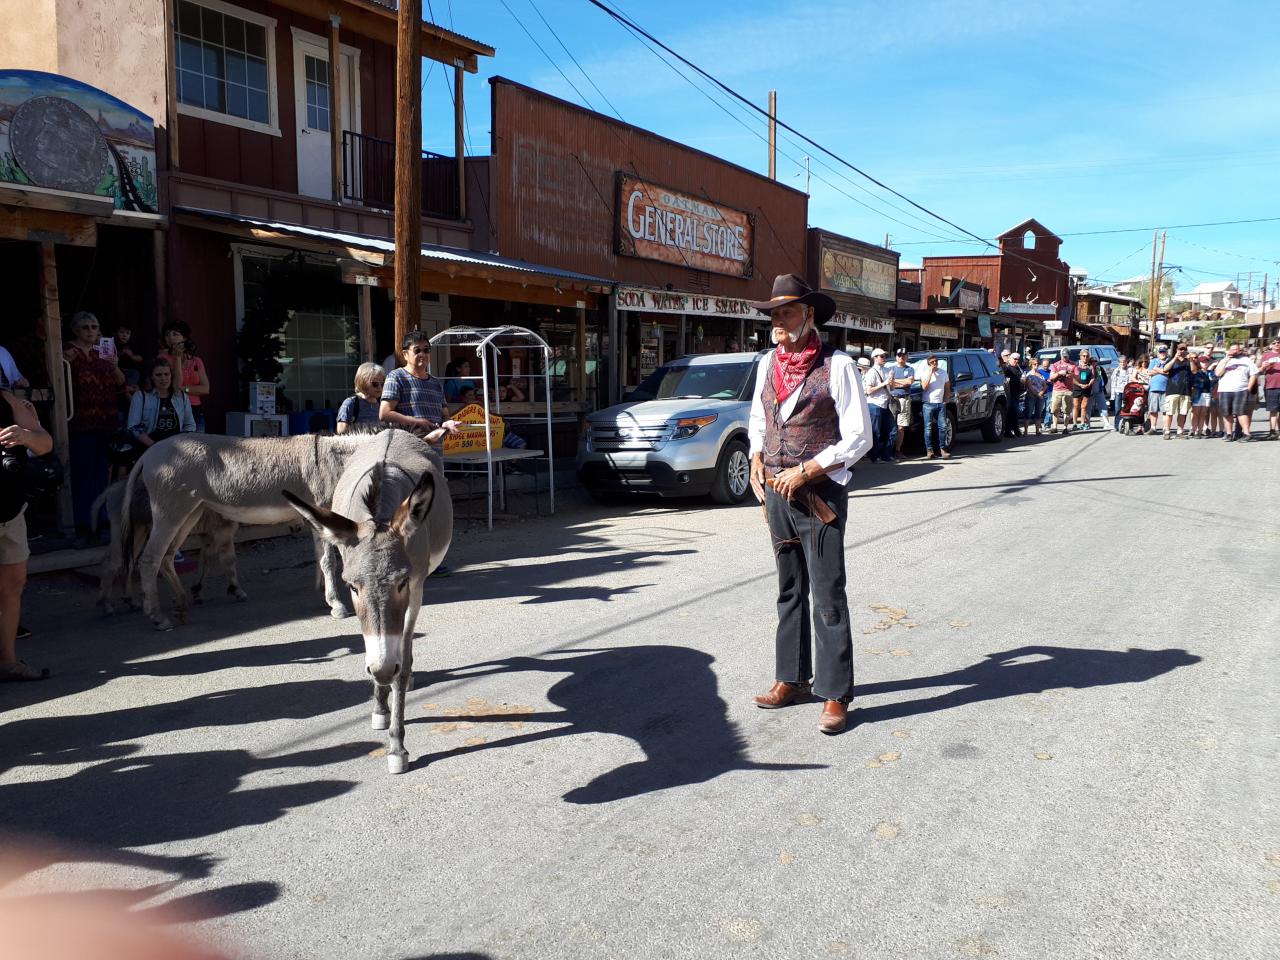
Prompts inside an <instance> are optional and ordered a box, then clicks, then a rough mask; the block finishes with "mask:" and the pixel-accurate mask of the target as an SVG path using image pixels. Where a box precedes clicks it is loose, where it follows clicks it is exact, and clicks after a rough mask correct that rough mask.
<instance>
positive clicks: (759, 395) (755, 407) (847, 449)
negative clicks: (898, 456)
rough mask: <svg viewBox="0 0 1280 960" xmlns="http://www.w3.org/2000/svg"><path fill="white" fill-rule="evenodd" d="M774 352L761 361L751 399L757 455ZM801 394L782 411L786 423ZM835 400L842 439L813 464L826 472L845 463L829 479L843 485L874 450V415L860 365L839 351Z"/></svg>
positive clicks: (753, 446) (833, 389) (750, 429)
mask: <svg viewBox="0 0 1280 960" xmlns="http://www.w3.org/2000/svg"><path fill="white" fill-rule="evenodd" d="M774 352H775V350H770V351H769V352H768V353H766V354H765V355H764V356H762V357H761V358H760V361H759V363H760V366H759V369H758V370H757V372H756V388H755V393H754V394H752V397H751V419H750V422H749V423H748V426H747V436H748V438H749V440H750V442H751V454H752V455H753V456H754V455H755V454H757V453H762V452H763V451H764V429H765V423H764V399H763V397H764V382H765V377H771V376H773V370H772V364H773V355H774ZM800 393H801V391H800V390H799V389H797V390H795V391H793V392H792V394H791V396H789V397H787V399H786V400H785V401H784V402H783V404H782V407H781V408H780V409H779V410H778V416H779V417H780V418H781V420H782V422H783V423H786V422H787V420H788V419H789V418H790V417H791V414H792V413H794V412H795V409H796V403H797V401H798V400H799V399H800ZM831 399H832V400H833V401H834V402H835V405H836V415H837V416H838V417H839V419H840V439H839V440H837V441H836V442H835V443H833V444H831V446H829V447H826V448H824V449H822V450H819V451H818V453H817V454H816V455H815V456H814V457H813V461H814V462H815V463H817V464H818V466H820V467H821V468H822V469H823V470H826V469H828V468H829V467H831V465H832V464H835V463H839V464H842V466H841V467H840V468H839V469H838V470H832V471H831V472H830V473H828V474H827V476H829V477H830V478H831V479H832V480H834V481H835V482H836V483H839V484H842V485H843V484H847V483H848V482H849V476H850V474H849V470H848V468H849V467H851V466H853V464H855V463H857V462H858V460H859V459H860V458H861V457H862V455H863V454H865V453H866V452H867V451H868V450H870V449H871V414H870V412H868V410H867V397H866V394H864V393H863V392H862V377H861V376H859V374H858V366H857V364H855V363H854V362H853V358H852V357H851V356H849V355H848V354H847V353H845V352H844V351H842V350H837V351H836V352H835V353H834V354H832V356H831Z"/></svg>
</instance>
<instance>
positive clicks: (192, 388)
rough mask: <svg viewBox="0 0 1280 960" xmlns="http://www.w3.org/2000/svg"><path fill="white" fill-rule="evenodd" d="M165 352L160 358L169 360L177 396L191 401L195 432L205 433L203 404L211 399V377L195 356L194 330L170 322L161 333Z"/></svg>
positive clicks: (163, 351) (179, 323) (179, 322)
mask: <svg viewBox="0 0 1280 960" xmlns="http://www.w3.org/2000/svg"><path fill="white" fill-rule="evenodd" d="M161 336H162V337H164V345H165V349H164V350H162V351H160V359H161V360H166V361H168V363H169V366H170V367H171V368H172V369H173V375H174V377H175V378H176V382H175V383H174V385H173V389H174V392H175V393H182V394H186V396H187V399H188V400H190V401H191V414H192V416H193V417H194V418H195V421H196V430H197V432H199V433H204V413H203V412H202V411H201V404H203V403H204V398H205V397H207V396H209V374H208V373H207V372H205V368H204V361H203V360H201V359H200V358H199V357H198V356H196V347H195V344H193V343H192V342H191V328H190V327H189V326H187V325H186V324H185V323H183V322H182V321H181V320H170V321H169V322H168V323H166V324H165V325H164V330H163V331H162V332H161Z"/></svg>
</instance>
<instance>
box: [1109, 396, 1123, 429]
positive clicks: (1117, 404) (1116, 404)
mask: <svg viewBox="0 0 1280 960" xmlns="http://www.w3.org/2000/svg"><path fill="white" fill-rule="evenodd" d="M1111 406H1112V410H1113V412H1114V413H1115V419H1114V420H1113V421H1112V424H1111V425H1112V426H1113V427H1115V428H1116V430H1119V429H1120V411H1121V410H1123V409H1124V397H1123V396H1120V395H1117V396H1114V397H1112V398H1111Z"/></svg>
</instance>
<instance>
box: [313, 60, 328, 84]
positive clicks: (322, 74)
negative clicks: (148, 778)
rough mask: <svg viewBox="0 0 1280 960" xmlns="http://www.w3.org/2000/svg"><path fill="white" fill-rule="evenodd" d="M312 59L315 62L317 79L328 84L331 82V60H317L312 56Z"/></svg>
mask: <svg viewBox="0 0 1280 960" xmlns="http://www.w3.org/2000/svg"><path fill="white" fill-rule="evenodd" d="M311 60H312V62H313V63H314V64H315V71H316V80H317V81H318V82H319V83H323V84H325V85H326V86H327V85H328V83H329V61H328V60H316V59H315V58H311Z"/></svg>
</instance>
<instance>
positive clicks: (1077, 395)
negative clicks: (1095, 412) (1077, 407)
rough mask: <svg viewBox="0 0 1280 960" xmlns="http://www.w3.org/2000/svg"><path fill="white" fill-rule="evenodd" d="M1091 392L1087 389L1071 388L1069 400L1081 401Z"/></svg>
mask: <svg viewBox="0 0 1280 960" xmlns="http://www.w3.org/2000/svg"><path fill="white" fill-rule="evenodd" d="M1092 392H1093V391H1092V390H1090V389H1089V388H1088V387H1073V388H1072V390H1071V399H1072V400H1083V399H1084V398H1085V397H1087V396H1089V395H1090V394H1091V393H1092Z"/></svg>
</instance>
